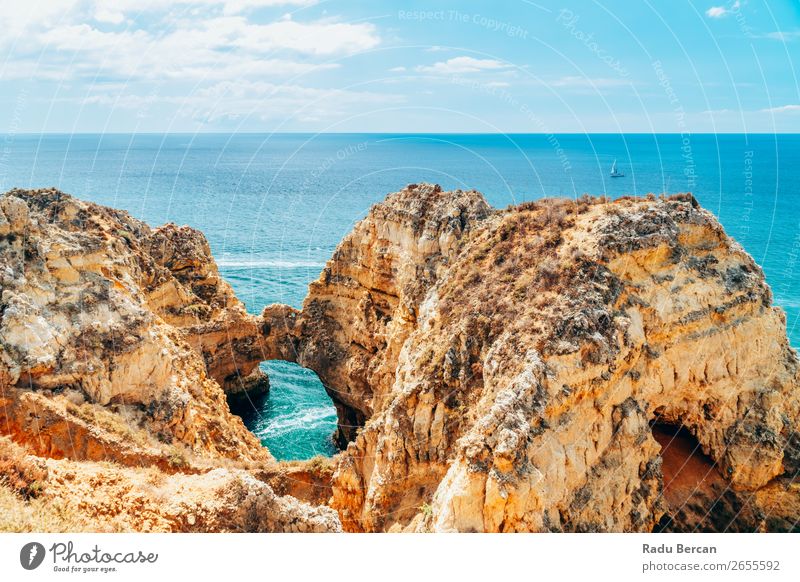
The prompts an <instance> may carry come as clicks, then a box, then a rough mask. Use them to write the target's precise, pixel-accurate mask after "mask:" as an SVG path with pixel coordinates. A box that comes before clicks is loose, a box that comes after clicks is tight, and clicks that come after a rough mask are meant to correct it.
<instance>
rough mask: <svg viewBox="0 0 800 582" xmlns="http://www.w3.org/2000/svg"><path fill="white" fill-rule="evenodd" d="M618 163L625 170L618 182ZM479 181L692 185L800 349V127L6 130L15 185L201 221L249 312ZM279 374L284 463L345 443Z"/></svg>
mask: <svg viewBox="0 0 800 582" xmlns="http://www.w3.org/2000/svg"><path fill="white" fill-rule="evenodd" d="M614 160H616V161H617V166H618V169H619V170H620V171H622V172H624V173H625V177H621V178H613V179H612V178H610V176H609V173H610V168H611V165H612V163H613V162H614ZM422 181H427V182H437V183H439V184H441V185H442V186H443V187H444V188H446V189H452V188H462V189H470V188H475V189H477V190H480V191H481V192H483V193H484V195H485V196H486V198H487V199H488V200H489V202H490V203H491V204H493V205H494V206H495V207H505V206H507V205H509V204H516V203H520V202H523V201H526V200H533V199H537V198H542V197H546V196H569V197H574V196H580V195H582V194H583V193H589V194H594V195H600V194H606V195H609V196H612V197H616V196H620V195H623V194H630V195H645V194H647V193H650V192H653V193H662V192H685V191H690V192H692V193H693V194H694V195H695V196H696V197H697V198H698V200H699V201H700V203H701V204H702V205H703V206H705V207H706V208H707V209H709V210H710V211H712V212H713V213H714V214H716V215H717V216H718V217H719V219H720V220H721V222H722V224H723V225H724V226H725V228H726V230H727V232H728V234H730V235H731V236H733V237H734V238H736V239H737V240H738V241H739V242H740V243H741V244H742V245H743V246H744V247H745V248H746V249H747V251H749V252H750V254H752V255H753V257H754V258H755V260H756V261H757V262H758V263H759V264H760V265H761V266H762V267H763V268H764V270H765V272H766V275H767V281H768V282H769V283H770V285H771V286H772V289H773V292H774V295H775V300H776V302H777V304H778V305H780V306H781V307H783V309H784V310H785V311H786V313H787V327H788V332H789V337H790V340H791V341H792V344H793V345H794V346H800V326H799V325H798V319H800V264H798V258H799V257H800V135H785V134H784V135H768V134H750V135H743V134H722V135H710V134H701V135H697V134H693V135H683V136H681V135H677V134H659V135H651V134H624V135H615V134H596V135H578V134H566V135H544V134H514V135H483V134H451V135H435V134H422V135H407V134H322V135H317V134H271V135H270V134H234V135H228V134H197V135H195V134H167V135H160V134H135V135H125V134H104V135H92V134H81V135H27V134H26V135H0V191H5V190H8V189H10V188H12V187H20V188H39V187H49V186H55V187H57V188H60V189H61V190H63V191H65V192H68V193H70V194H73V195H75V196H77V197H79V198H83V199H86V200H92V201H95V202H98V203H101V204H106V205H109V206H114V207H117V208H123V209H125V210H128V211H129V212H130V213H131V214H132V215H133V216H135V217H137V218H140V219H143V220H145V221H146V222H148V223H149V224H151V225H154V226H155V225H159V224H163V223H165V222H175V223H178V224H188V225H191V226H193V227H196V228H199V229H201V230H202V231H203V232H204V233H205V234H206V236H207V237H208V240H209V242H210V244H211V248H212V250H213V252H214V255H215V257H216V259H217V262H218V264H219V266H220V270H221V272H222V274H223V276H224V277H225V278H226V279H227V280H228V281H229V282H230V283H231V285H232V286H233V287H234V289H235V291H236V293H237V294H238V296H239V297H240V298H241V299H242V300H243V301H244V302H245V304H246V305H247V308H248V310H250V311H251V312H253V313H258V312H260V311H261V309H262V308H263V307H264V306H265V305H267V304H270V303H275V302H280V303H288V304H290V305H294V306H296V307H299V306H300V305H301V303H302V301H303V298H304V296H305V294H306V287H307V285H308V283H309V282H310V281H312V280H314V279H316V278H317V276H318V275H319V272H320V270H321V269H322V267H323V265H324V263H325V261H326V260H327V259H328V258H329V257H330V255H331V253H332V252H333V250H334V248H335V246H336V244H337V243H338V242H339V241H340V240H341V238H342V237H343V236H344V235H345V234H347V232H348V231H349V230H350V229H351V228H352V227H353V225H354V223H355V222H356V221H358V220H359V219H361V218H362V217H363V216H364V215H365V214H366V212H367V211H368V210H369V207H370V205H372V204H374V203H375V202H378V201H380V200H381V199H383V198H384V196H385V195H386V194H387V193H389V192H394V191H397V190H398V189H400V188H402V187H403V186H404V185H406V184H408V183H412V182H422ZM263 366H264V368H265V369H266V370H267V371H268V373H269V374H270V377H271V381H272V390H271V392H270V395H269V397H268V398H267V400H266V402H265V403H264V405H263V407H261V408H260V409H257V410H256V409H253V410H249V411H246V413H244V414H243V417H244V419H245V422H246V424H247V425H248V426H249V428H250V429H251V430H252V431H253V432H254V433H255V434H256V435H257V436H258V437H259V438H260V439H261V440H262V442H263V443H264V444H265V445H266V446H268V447H269V449H270V450H271V451H272V452H273V454H274V455H275V456H276V457H278V458H279V459H305V458H309V457H312V456H314V455H316V454H323V455H330V454H332V453H333V452H335V449H334V447H333V444H332V441H331V434H332V433H333V431H334V428H335V425H336V415H335V412H334V410H333V406H332V404H331V402H330V400H329V398H328V397H327V395H326V394H325V391H324V389H323V388H322V385H321V384H320V382H319V380H318V379H317V377H316V376H315V374H314V373H313V372H310V371H308V370H304V369H302V368H300V367H298V366H296V365H294V364H287V363H283V362H267V363H264V364H263Z"/></svg>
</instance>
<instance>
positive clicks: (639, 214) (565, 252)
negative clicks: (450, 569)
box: [264, 185, 800, 532]
mask: <svg viewBox="0 0 800 582" xmlns="http://www.w3.org/2000/svg"><path fill="white" fill-rule="evenodd" d="M264 319H265V322H267V325H266V327H267V328H268V329H269V331H270V334H269V335H268V337H267V340H268V343H269V345H270V346H273V347H276V346H277V348H276V350H275V353H276V355H277V356H282V357H287V358H288V359H294V360H296V361H298V362H300V363H301V364H302V365H304V366H307V367H309V368H311V369H313V370H315V371H316V372H317V373H318V374H319V376H320V378H321V379H322V380H323V382H324V383H325V385H326V387H327V389H328V391H329V393H330V394H331V397H332V398H333V399H334V402H336V404H337V409H338V411H339V421H340V425H341V429H340V438H341V440H342V441H344V440H347V441H350V442H349V445H348V446H347V448H346V450H345V451H343V452H342V453H341V454H340V455H339V457H338V459H337V463H336V471H335V473H334V475H333V481H332V490H333V500H332V505H333V507H335V508H336V509H337V510H338V511H339V513H340V516H341V518H342V521H343V524H344V526H345V528H346V529H349V530H354V531H385V530H393V531H396V530H415V531H506V532H508V531H651V530H653V529H654V528H656V526H657V524H659V523H662V524H663V519H664V517H665V515H666V516H667V517H669V516H670V515H672V514H674V515H673V517H677V514H678V513H679V512H680V511H681V509H682V508H680V507H671V506H670V505H669V503H668V502H667V500H666V499H665V496H664V494H663V493H664V492H663V474H662V467H661V463H662V455H661V453H662V447H661V446H660V445H659V443H658V442H657V441H656V440H655V439H654V437H653V435H652V425H653V424H654V423H659V424H663V425H673V426H683V427H685V429H686V430H688V431H689V432H690V433H691V435H693V437H694V438H696V439H697V441H698V442H699V446H700V447H701V448H702V452H703V453H704V454H705V455H707V456H708V458H710V459H711V462H712V464H713V467H714V469H713V470H714V471H715V472H716V473H717V474H719V478H720V480H721V482H722V483H724V488H725V491H724V492H723V493H728V492H730V495H731V496H733V497H735V498H736V499H734V504H739V506H740V507H741V506H743V505H745V504H750V505H751V506H752V507H751V509H752V511H746V512H739V515H733V516H732V521H734V522H735V523H734V524H729V525H733V526H735V527H737V528H739V529H751V530H757V529H765V528H768V527H770V526H768V525H765V524H768V523H769V524H772V526H773V527H778V528H779V529H780V527H779V526H775V524H776V523H778V521H775V520H773V521H769V520H770V517H771V516H770V515H768V514H769V513H770V511H771V512H772V514H773V515H774V514H775V511H778V513H780V510H778V509H777V508H775V507H772V509H771V510H770V509H769V508H767V507H766V506H763V505H758V504H759V503H760V502H758V496H759V495H761V496H762V497H765V496H766V494H765V493H764V492H765V491H766V490H767V489H770V488H771V489H772V490H775V491H777V490H781V491H783V492H784V493H785V495H789V496H790V497H792V496H793V497H792V498H796V497H797V495H798V491H797V489H796V488H794V489H791V487H789V484H790V482H791V479H792V478H793V477H794V476H795V475H796V473H797V471H798V468H799V467H798V455H797V441H798V439H797V437H796V436H795V430H796V429H797V427H798V419H799V418H800V398H799V396H798V390H797V386H798V376H797V374H798V364H797V357H796V354H795V352H794V351H793V350H792V349H791V348H790V347H789V344H788V342H787V339H786V330H785V320H784V315H783V313H782V312H781V311H780V309H778V308H776V307H773V306H772V297H771V293H770V290H769V288H768V286H767V285H766V283H765V281H764V277H763V274H762V272H761V269H760V268H759V267H758V266H757V265H756V264H755V263H754V261H753V260H752V258H751V257H750V256H748V255H747V253H745V252H744V250H743V249H742V248H741V247H740V246H739V245H738V244H736V243H735V242H734V241H732V240H731V239H730V238H728V237H727V236H726V235H725V233H724V231H723V229H722V227H721V226H720V225H719V223H718V222H717V220H716V219H715V218H714V217H713V216H712V215H711V214H710V213H708V212H707V211H705V210H703V209H701V208H699V207H698V204H697V203H696V201H695V200H694V199H693V198H692V196H691V195H678V196H674V197H671V198H663V197H662V198H656V197H649V198H646V199H633V198H626V199H620V200H617V201H614V202H610V201H608V200H604V199H590V198H584V199H581V200H578V201H574V202H573V201H570V200H542V201H539V202H536V203H529V204H524V205H522V206H517V207H512V208H509V209H507V210H504V211H493V210H490V209H489V207H488V205H487V204H486V202H485V200H484V199H483V197H482V196H481V195H480V194H479V193H477V192H461V191H457V192H442V191H441V189H440V188H438V187H435V186H430V185H421V186H416V185H413V186H409V187H408V188H406V189H405V190H403V191H402V192H399V193H397V194H393V195H391V196H389V197H388V198H387V200H386V201H385V202H383V203H381V204H378V205H376V206H375V207H373V209H372V210H371V211H370V213H369V215H368V216H367V218H365V219H364V220H363V221H362V222H361V223H359V224H358V225H357V226H356V227H355V229H354V231H353V233H351V234H350V235H349V236H348V237H347V238H345V240H344V241H343V242H342V243H341V245H340V246H339V248H338V249H337V251H336V253H335V254H334V256H333V258H332V259H331V260H330V261H329V263H328V264H327V266H326V267H325V270H324V271H323V273H322V275H321V277H320V279H319V280H318V281H316V282H314V283H313V284H312V285H311V286H310V289H309V296H308V298H307V299H306V301H305V303H304V305H303V310H302V311H301V312H299V313H297V312H293V311H287V310H286V308H285V307H270V308H267V309H266V310H265V312H264ZM270 336H271V337H270ZM782 494H783V493H782ZM672 501H673V502H674V499H673V500H672ZM709 503H710V505H713V500H711V501H710V502H709ZM754 504H755V505H754ZM773 505H774V504H773ZM784 505H786V504H785V503H784ZM796 506H797V503H796V502H795V503H794V507H796ZM705 509H706V510H708V512H709V513H713V508H712V507H711V506H709V507H706V508H705ZM684 513H685V512H684ZM798 517H800V516H794V521H796V519H797V518H798ZM737 520H738V521H737ZM743 520H750V521H749V522H747V523H744V522H743ZM792 521H793V520H785V521H783V522H780V523H783V524H784V527H789V524H791V523H792ZM709 523H711V522H709ZM678 529H680V527H678Z"/></svg>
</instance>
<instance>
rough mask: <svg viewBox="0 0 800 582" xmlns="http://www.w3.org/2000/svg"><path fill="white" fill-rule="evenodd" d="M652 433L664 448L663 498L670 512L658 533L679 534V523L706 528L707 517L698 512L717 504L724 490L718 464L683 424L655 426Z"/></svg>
mask: <svg viewBox="0 0 800 582" xmlns="http://www.w3.org/2000/svg"><path fill="white" fill-rule="evenodd" d="M651 429H652V431H653V438H655V440H656V441H657V442H658V444H659V445H661V459H662V465H661V471H662V474H663V477H664V492H663V496H664V501H665V502H666V505H667V508H668V510H667V513H666V514H665V515H664V518H662V520H661V522H660V523H659V524H658V525H657V526H656V528H655V530H654V531H656V532H659V531H676V529H675V524H676V523H678V522H679V523H681V524H683V525H684V526H685V525H686V524H696V525H697V526H698V527H700V528H702V524H703V522H704V521H705V520H706V518H707V516H706V515H705V513H704V512H703V511H700V512H698V511H697V509H698V508H700V507H707V506H708V500H709V499H711V500H712V504H713V499H714V498H715V496H716V495H718V492H719V491H720V490H721V489H722V490H724V480H723V479H722V476H721V475H720V474H719V471H718V470H717V466H716V465H717V464H716V462H715V461H714V460H713V459H711V458H710V457H708V456H707V455H705V454H704V453H703V449H702V447H701V446H700V443H699V442H698V440H697V438H695V436H694V435H693V434H692V433H691V432H690V431H689V429H688V428H686V426H684V425H683V424H680V423H669V422H653V423H652V424H651Z"/></svg>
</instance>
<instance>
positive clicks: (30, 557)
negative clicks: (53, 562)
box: [19, 542, 45, 570]
mask: <svg viewBox="0 0 800 582" xmlns="http://www.w3.org/2000/svg"><path fill="white" fill-rule="evenodd" d="M44 555H45V551H44V546H43V545H42V544H40V543H39V542H30V543H27V544H25V545H24V546H22V549H21V550H20V551H19V563H20V564H22V567H23V568H25V569H26V570H35V569H36V568H38V567H39V566H41V565H42V562H43V561H44Z"/></svg>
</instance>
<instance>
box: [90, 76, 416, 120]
mask: <svg viewBox="0 0 800 582" xmlns="http://www.w3.org/2000/svg"><path fill="white" fill-rule="evenodd" d="M403 100H404V98H403V97H402V96H399V95H393V94H386V93H374V92H367V91H347V90H341V89H319V88H310V87H302V86H300V85H279V84H274V83H269V82H264V81H246V80H242V81H236V82H233V81H221V82H219V83H215V84H214V85H211V86H209V87H206V88H203V89H200V90H198V91H195V92H194V93H192V94H190V95H187V96H172V95H163V96H162V95H158V94H148V95H139V94H125V93H118V92H116V91H104V92H103V93H96V94H93V95H90V96H89V97H87V98H86V99H84V100H83V101H82V103H83V104H87V105H102V106H106V107H111V108H115V109H127V110H134V111H141V110H146V109H148V108H150V107H151V106H153V105H159V104H170V105H173V106H175V107H177V111H178V113H177V114H178V115H179V116H182V117H186V118H191V119H193V120H196V121H201V122H208V123H213V122H216V121H219V120H221V119H239V118H242V117H254V118H258V119H261V120H267V119H271V120H283V119H287V118H294V119H298V120H300V121H309V120H311V119H312V118H313V119H314V120H324V119H329V120H332V119H336V118H340V117H341V116H343V115H350V114H354V113H359V112H362V111H363V110H364V108H365V107H368V106H374V107H384V106H385V105H387V104H396V103H401V102H403Z"/></svg>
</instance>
